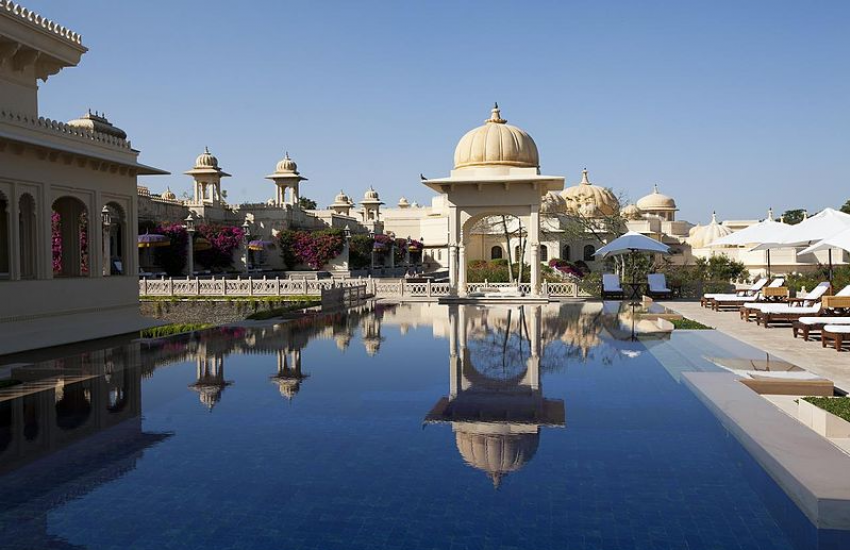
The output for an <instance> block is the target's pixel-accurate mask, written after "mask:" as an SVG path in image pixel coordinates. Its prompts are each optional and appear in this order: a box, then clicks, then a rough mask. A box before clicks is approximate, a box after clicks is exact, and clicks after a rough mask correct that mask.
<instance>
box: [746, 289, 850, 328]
mask: <svg viewBox="0 0 850 550" xmlns="http://www.w3.org/2000/svg"><path fill="white" fill-rule="evenodd" d="M829 288H830V284H829V283H821V284H820V285H818V286H817V287H815V290H817V291H818V292H815V290H813V291H812V292H810V293H809V294H808V295H806V296H805V297H803V298H791V299H789V300H788V302H787V303H785V304H769V305H767V306H765V307H763V308H762V309H761V311H760V312H759V313H758V314H757V318H756V322H757V323H759V324H760V325H762V326H763V327H765V328H767V327H768V326H770V323H771V322H773V321H791V322H793V321H796V320H797V319H799V318H800V317H805V316H812V315H821V311H822V304H821V299H822V298H823V296H824V294H826V292H827V291H828V290H829ZM820 289H823V290H820ZM848 293H850V285H848V286H847V287H845V288H843V289H842V290H841V292H839V293H838V294H837V296H839V295H840V296H846V295H848Z"/></svg>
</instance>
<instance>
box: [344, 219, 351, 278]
mask: <svg viewBox="0 0 850 550" xmlns="http://www.w3.org/2000/svg"><path fill="white" fill-rule="evenodd" d="M342 234H343V237H344V239H345V248H344V249H343V251H342V252H343V260H344V261H345V269H347V270H348V271H351V228H350V227H348V224H345V229H343V230H342Z"/></svg>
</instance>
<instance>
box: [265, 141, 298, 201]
mask: <svg viewBox="0 0 850 550" xmlns="http://www.w3.org/2000/svg"><path fill="white" fill-rule="evenodd" d="M266 179H268V180H272V181H273V182H274V183H275V185H276V186H277V190H276V192H275V198H274V203H275V204H276V205H278V206H284V205H287V204H288V205H290V206H292V207H296V206H298V201H299V198H300V194H299V186H300V184H301V182H302V181H307V178H305V177H304V176H302V175H301V174H300V173H299V172H298V165H297V164H295V161H294V160H292V159H291V158H289V151H286V152H285V153H284V155H283V158H282V159H280V161H278V163H277V165H276V166H275V171H274V174H271V175H268V176H266ZM287 190H289V197H287Z"/></svg>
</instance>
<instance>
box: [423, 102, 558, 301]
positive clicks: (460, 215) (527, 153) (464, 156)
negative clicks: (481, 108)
mask: <svg viewBox="0 0 850 550" xmlns="http://www.w3.org/2000/svg"><path fill="white" fill-rule="evenodd" d="M422 183H423V184H424V185H426V186H427V187H429V188H431V189H432V190H434V191H436V192H437V193H441V194H443V195H445V198H446V201H447V204H448V211H449V261H448V264H449V281H450V283H451V288H452V293H453V295H455V296H461V297H462V296H466V264H467V258H466V249H467V247H468V246H469V244H470V242H469V240H470V236H471V233H472V231H471V229H472V228H473V226H474V225H475V224H476V223H477V222H479V221H481V220H482V219H484V218H486V217H489V216H494V215H500V214H504V215H510V216H515V217H517V218H519V219H520V220H521V223H522V225H523V227H524V228H526V229H527V235H528V236H527V238H528V251H529V255H528V257H527V261H528V263H529V265H531V293H532V295H535V296H536V295H538V294H539V289H540V209H541V199H542V198H543V197H545V196H546V194H547V193H549V192H558V191H561V190H563V188H564V178H563V177H560V176H546V175H542V174H541V173H540V156H539V154H538V151H537V144H536V143H534V140H533V139H532V138H531V136H530V135H529V134H528V133H527V132H525V131H524V130H522V129H520V128H518V127H516V126H512V125H510V124H508V121H507V120H505V119H504V118H502V114H501V109H499V105H498V104H496V105H495V106H494V107H493V109H492V110H491V112H490V118H488V119H487V120H485V121H484V124H483V125H482V126H479V127H477V128H474V129H472V130H470V131H468V132H467V133H466V134H464V135H463V137H461V138H460V141H458V143H457V146H456V147H455V153H454V169H453V170H452V171H451V174H450V175H449V177H447V178H435V179H429V178H425V177H424V176H423V179H422Z"/></svg>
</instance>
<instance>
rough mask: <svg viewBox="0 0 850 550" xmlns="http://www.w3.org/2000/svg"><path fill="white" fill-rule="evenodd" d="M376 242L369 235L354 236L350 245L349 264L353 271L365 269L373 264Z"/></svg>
mask: <svg viewBox="0 0 850 550" xmlns="http://www.w3.org/2000/svg"><path fill="white" fill-rule="evenodd" d="M374 246H375V240H374V239H373V238H372V237H370V236H369V235H354V236H352V237H351V240H350V241H349V243H348V263H349V265H350V266H351V268H352V269H363V268H364V267H369V265H371V263H372V249H373V248H374Z"/></svg>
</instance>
